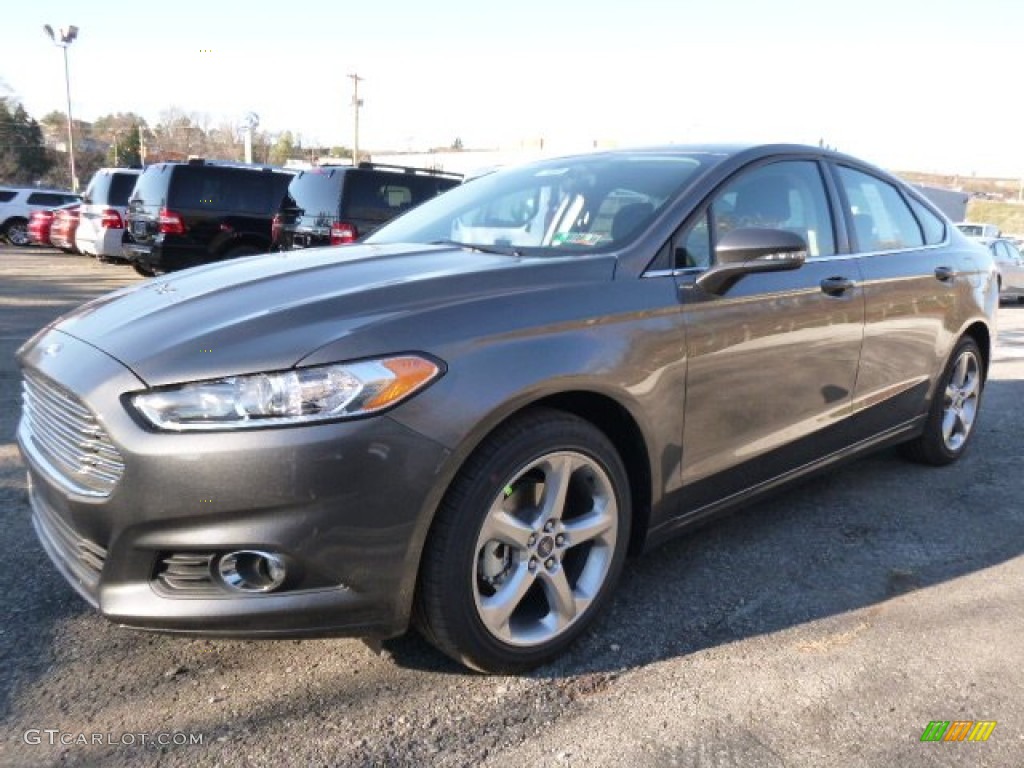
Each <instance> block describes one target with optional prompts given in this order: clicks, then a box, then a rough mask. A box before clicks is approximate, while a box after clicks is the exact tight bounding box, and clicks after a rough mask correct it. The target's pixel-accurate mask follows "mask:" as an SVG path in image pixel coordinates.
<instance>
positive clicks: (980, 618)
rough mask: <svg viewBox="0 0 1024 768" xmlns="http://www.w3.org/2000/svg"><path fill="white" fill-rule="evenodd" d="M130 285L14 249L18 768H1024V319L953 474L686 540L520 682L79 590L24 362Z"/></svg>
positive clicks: (1013, 327)
mask: <svg viewBox="0 0 1024 768" xmlns="http://www.w3.org/2000/svg"><path fill="white" fill-rule="evenodd" d="M136 279H137V278H135V276H134V274H133V273H132V272H131V271H130V270H128V269H126V268H125V267H117V266H110V265H102V264H98V263H96V262H95V261H94V260H91V259H86V258H82V257H67V256H63V255H60V254H58V253H56V252H54V251H49V250H43V249H32V250H21V249H13V248H6V247H0V388H2V397H3V401H4V402H6V403H7V404H8V407H7V408H3V409H0V525H2V526H3V530H4V539H3V540H4V544H5V546H4V549H3V551H4V554H5V556H4V557H3V558H2V559H0V616H2V623H0V662H2V663H0V724H2V725H0V737H2V738H0V765H15V766H22V765H24V766H29V765H31V766H41V765H97V764H102V765H110V766H121V765H124V766H139V765H160V766H192V765H197V764H198V765H224V766H229V765H230V766H236V765H253V766H256V765H280V764H284V765H310V766H312V765H355V766H375V765H381V766H383V765H388V766H390V765H409V766H413V765H415V766H422V765H438V766H468V765H479V764H484V765H491V766H521V765H527V764H533V765H545V766H547V765H554V766H563V765H564V766H593V765H599V766H630V767H633V766H693V767H694V768H696V767H697V766H731V765H737V766H844V765H866V766H880V767H884V768H891V767H892V766H917V765H921V766H938V765H976V766H1019V765H1021V764H1022V762H1024V757H1022V756H1024V697H1022V696H1021V691H1022V690H1024V667H1022V665H1021V663H1020V661H1021V659H1022V658H1024V640H1022V638H1024V597H1022V591H1021V585H1022V584H1024V557H1022V553H1024V473H1022V472H1021V467H1022V461H1024V441H1022V437H1021V436H1022V435H1024V306H1021V307H1017V306H1006V307H1004V308H1003V309H1002V310H1001V317H1000V326H1001V333H1000V341H999V348H998V350H997V359H996V362H995V365H994V367H993V370H992V378H991V381H990V384H989V387H988V390H987V393H986V402H985V407H984V413H983V417H982V420H981V422H980V424H979V432H978V434H977V435H976V438H977V439H976V442H975V444H974V445H973V447H972V450H971V451H970V452H969V454H968V455H967V456H966V457H965V458H964V460H963V461H962V462H961V463H959V464H958V465H957V466H955V467H952V468H947V469H940V470H936V469H928V468H922V467H918V466H915V465H912V464H908V463H906V462H904V461H903V460H901V459H900V458H899V457H898V456H896V454H895V453H894V452H892V451H888V452H884V453H881V454H878V455H875V456H872V457H869V458H867V459H864V460H861V461H859V462H857V463H855V464H852V465H849V466H847V467H846V468H844V469H842V470H840V471H837V472H834V473H832V474H829V475H826V476H823V477H820V478H817V479H815V480H812V481H810V482H807V483H804V484H803V485H801V486H800V487H798V488H796V489H794V490H791V491H789V492H787V493H786V494H784V495H781V496H779V497H777V498H776V499H774V500H772V501H770V502H768V503H763V504H758V505H755V506H751V507H749V508H747V509H745V510H744V511H742V512H740V513H737V514H735V515H732V516H730V517H727V518H724V519H722V520H719V521H717V522H715V523H712V524H710V525H708V526H707V527H705V528H703V529H702V530H700V531H698V532H696V533H694V534H692V535H689V536H686V537H684V538H682V539H678V540H676V541H674V542H672V543H670V544H668V545H666V546H664V547H662V548H660V549H658V550H656V551H655V552H652V553H650V554H649V555H648V556H646V557H645V558H643V559H641V560H637V561H634V562H632V563H631V564H629V565H627V570H626V573H625V576H624V579H623V583H622V585H621V588H620V589H619V591H618V593H617V596H616V599H615V601H614V604H613V605H612V608H611V610H610V611H609V612H608V613H606V615H605V616H604V618H603V619H602V620H601V621H599V622H598V623H597V625H596V626H595V627H594V629H593V630H592V631H591V632H590V633H589V634H588V635H587V636H586V637H584V638H583V640H582V641H581V642H579V643H578V644H577V645H576V646H575V647H574V648H573V649H572V650H571V652H570V653H569V654H568V655H567V656H566V657H564V658H563V659H561V660H559V661H558V662H557V663H556V664H553V665H551V666H548V667H545V668H542V669H540V670H538V671H537V672H535V673H533V674H530V675H526V676H523V677H515V678H514V677H484V676H481V675H476V674H471V673H467V672H465V671H464V670H462V669H461V668H459V667H457V666H456V665H455V664H453V663H451V662H449V661H447V660H446V659H445V658H443V657H441V656H440V655H438V654H437V653H436V652H434V651H433V650H431V649H430V648H429V647H428V646H426V645H425V644H424V643H423V642H422V641H420V640H418V639H417V638H416V637H415V636H410V637H407V638H402V639H400V640H396V641H392V642H389V643H387V644H385V648H384V651H383V653H382V654H380V655H377V654H375V653H373V652H372V651H371V650H370V649H369V648H367V647H366V646H364V645H363V644H362V643H360V642H358V641H355V640H304V641H259V642H239V641H227V640H206V639H183V638H177V637H168V636H159V635H148V634H143V633H137V632H132V631H129V630H123V629H118V628H117V627H115V626H112V625H110V624H108V623H107V622H106V621H104V620H103V619H101V618H100V617H98V616H97V615H95V614H94V613H93V612H92V611H91V610H90V609H89V608H88V607H87V606H86V605H85V603H84V602H83V601H81V600H80V599H79V598H78V597H77V596H75V595H74V593H73V592H72V590H71V589H70V587H68V586H67V585H66V584H65V583H64V582H63V580H62V579H61V577H60V576H59V575H58V574H57V572H56V571H55V570H54V568H53V567H52V566H51V565H50V564H49V562H48V561H47V560H46V558H45V555H44V554H43V553H42V550H41V549H40V547H39V545H38V544H37V543H36V540H35V537H34V534H33V533H32V529H31V525H30V523H29V511H28V506H27V503H26V499H25V479H24V470H23V468H22V466H21V463H20V459H19V458H18V454H17V450H16V448H15V445H14V439H13V434H14V430H15V425H16V420H17V417H18V407H17V402H18V397H19V392H18V387H19V384H18V377H17V373H16V370H15V366H14V361H13V353H14V351H15V350H16V349H17V347H18V345H19V344H20V343H21V342H22V341H23V340H24V339H25V338H27V336H28V335H29V334H30V333H31V332H33V331H34V330H36V329H37V328H39V327H41V326H42V325H44V324H45V323H47V322H49V321H50V320H51V319H52V318H54V317H56V316H57V315H58V314H60V313H62V312H64V311H66V310H67V309H70V308H71V307H73V306H75V305H77V304H78V303H80V302H82V301H84V300H86V299H88V298H90V297H91V296H94V295H97V294H99V293H102V292H104V291H107V290H110V289H113V288H115V287H117V286H120V285H124V284H128V283H131V282H134V281H135V280H136ZM958 719H959V720H996V721H998V725H997V726H996V728H995V730H994V731H993V733H992V736H991V738H990V739H989V740H988V741H987V742H986V743H921V742H920V741H919V739H920V736H921V733H922V731H923V730H924V728H925V726H926V725H927V724H928V723H929V721H931V720H958ZM47 730H49V731H51V732H54V733H52V734H50V733H47ZM160 734H184V738H186V739H187V738H189V737H191V738H201V741H202V743H201V744H192V745H178V744H174V743H170V744H166V745H160V744H157V743H154V742H155V740H156V739H157V738H158V737H159V736H160ZM177 738H178V739H179V740H180V739H181V738H183V737H182V736H180V735H179V736H178V737H177ZM62 740H63V741H64V742H70V743H65V744H62V743H61V741H62ZM36 741H37V742H39V743H30V742H36ZM51 741H52V742H53V743H51ZM96 741H98V742H100V743H94V742H96ZM171 741H172V742H173V739H171ZM143 742H145V743H143Z"/></svg>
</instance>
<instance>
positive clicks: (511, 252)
mask: <svg viewBox="0 0 1024 768" xmlns="http://www.w3.org/2000/svg"><path fill="white" fill-rule="evenodd" d="M430 245H453V246H455V247H456V248H465V249H466V250H467V251H476V252H478V253H494V254H497V255H499V256H522V255H523V252H522V251H520V250H519V249H518V248H513V247H512V246H511V245H478V244H476V243H460V242H459V241H458V240H433V241H431V242H430Z"/></svg>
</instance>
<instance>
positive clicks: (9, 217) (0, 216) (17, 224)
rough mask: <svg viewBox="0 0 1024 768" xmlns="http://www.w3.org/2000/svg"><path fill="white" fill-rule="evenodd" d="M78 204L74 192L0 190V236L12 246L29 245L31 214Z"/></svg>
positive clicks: (17, 188)
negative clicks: (69, 204)
mask: <svg viewBox="0 0 1024 768" xmlns="http://www.w3.org/2000/svg"><path fill="white" fill-rule="evenodd" d="M79 200H80V198H79V196H78V195H76V194H74V193H73V192H67V191H64V190H59V189H36V188H35V187H0V235H3V237H4V238H5V239H6V240H7V241H8V242H9V243H11V244H12V245H29V244H30V243H31V242H32V240H31V238H30V235H29V219H30V218H31V216H32V214H33V213H35V212H37V211H49V210H52V209H54V208H59V207H60V206H62V205H67V204H68V203H77V202H79Z"/></svg>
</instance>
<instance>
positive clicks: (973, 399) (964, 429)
mask: <svg viewBox="0 0 1024 768" xmlns="http://www.w3.org/2000/svg"><path fill="white" fill-rule="evenodd" d="M984 387H985V367H984V363H983V361H982V357H981V350H980V349H978V345H977V343H975V341H974V339H972V338H970V337H969V336H965V337H964V338H962V339H960V342H959V343H958V344H957V345H956V347H955V348H954V349H953V354H951V355H950V356H949V361H948V362H947V363H946V367H945V369H944V370H943V372H942V378H941V379H939V384H938V386H937V387H936V389H935V395H934V397H933V398H932V405H931V409H930V410H929V411H928V419H927V421H925V425H924V432H923V433H921V435H920V436H919V437H917V438H915V439H914V440H912V441H911V442H909V443H906V444H905V445H904V446H903V448H904V453H905V454H906V455H907V456H908V457H909V458H911V459H913V460H914V461H917V462H920V463H922V464H930V465H932V466H935V467H941V466H945V465H946V464H952V463H953V462H954V461H956V460H957V459H959V458H960V457H961V456H962V455H963V453H964V451H965V450H967V445H968V443H969V442H970V438H971V436H972V435H973V434H974V426H975V424H976V423H977V418H978V409H979V407H980V405H981V395H982V392H983V390H984Z"/></svg>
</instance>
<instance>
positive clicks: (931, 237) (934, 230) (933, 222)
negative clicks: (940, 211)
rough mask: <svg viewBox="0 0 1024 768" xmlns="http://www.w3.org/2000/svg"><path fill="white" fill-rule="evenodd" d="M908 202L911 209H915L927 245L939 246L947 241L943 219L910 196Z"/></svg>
mask: <svg viewBox="0 0 1024 768" xmlns="http://www.w3.org/2000/svg"><path fill="white" fill-rule="evenodd" d="M907 201H908V202H909V203H910V207H911V208H912V209H913V211H914V215H915V216H917V220H918V221H919V222H920V223H921V231H922V232H924V242H925V244H926V245H938V244H939V243H941V242H942V241H943V240H945V239H946V224H945V223H944V222H943V221H942V219H940V218H939V217H938V216H936V215H935V214H934V213H932V212H931V211H930V210H928V209H927V208H925V207H924V206H923V205H922V204H921V203H920V202H919V201H917V200H915V199H914V198H912V197H909V196H908V197H907Z"/></svg>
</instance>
